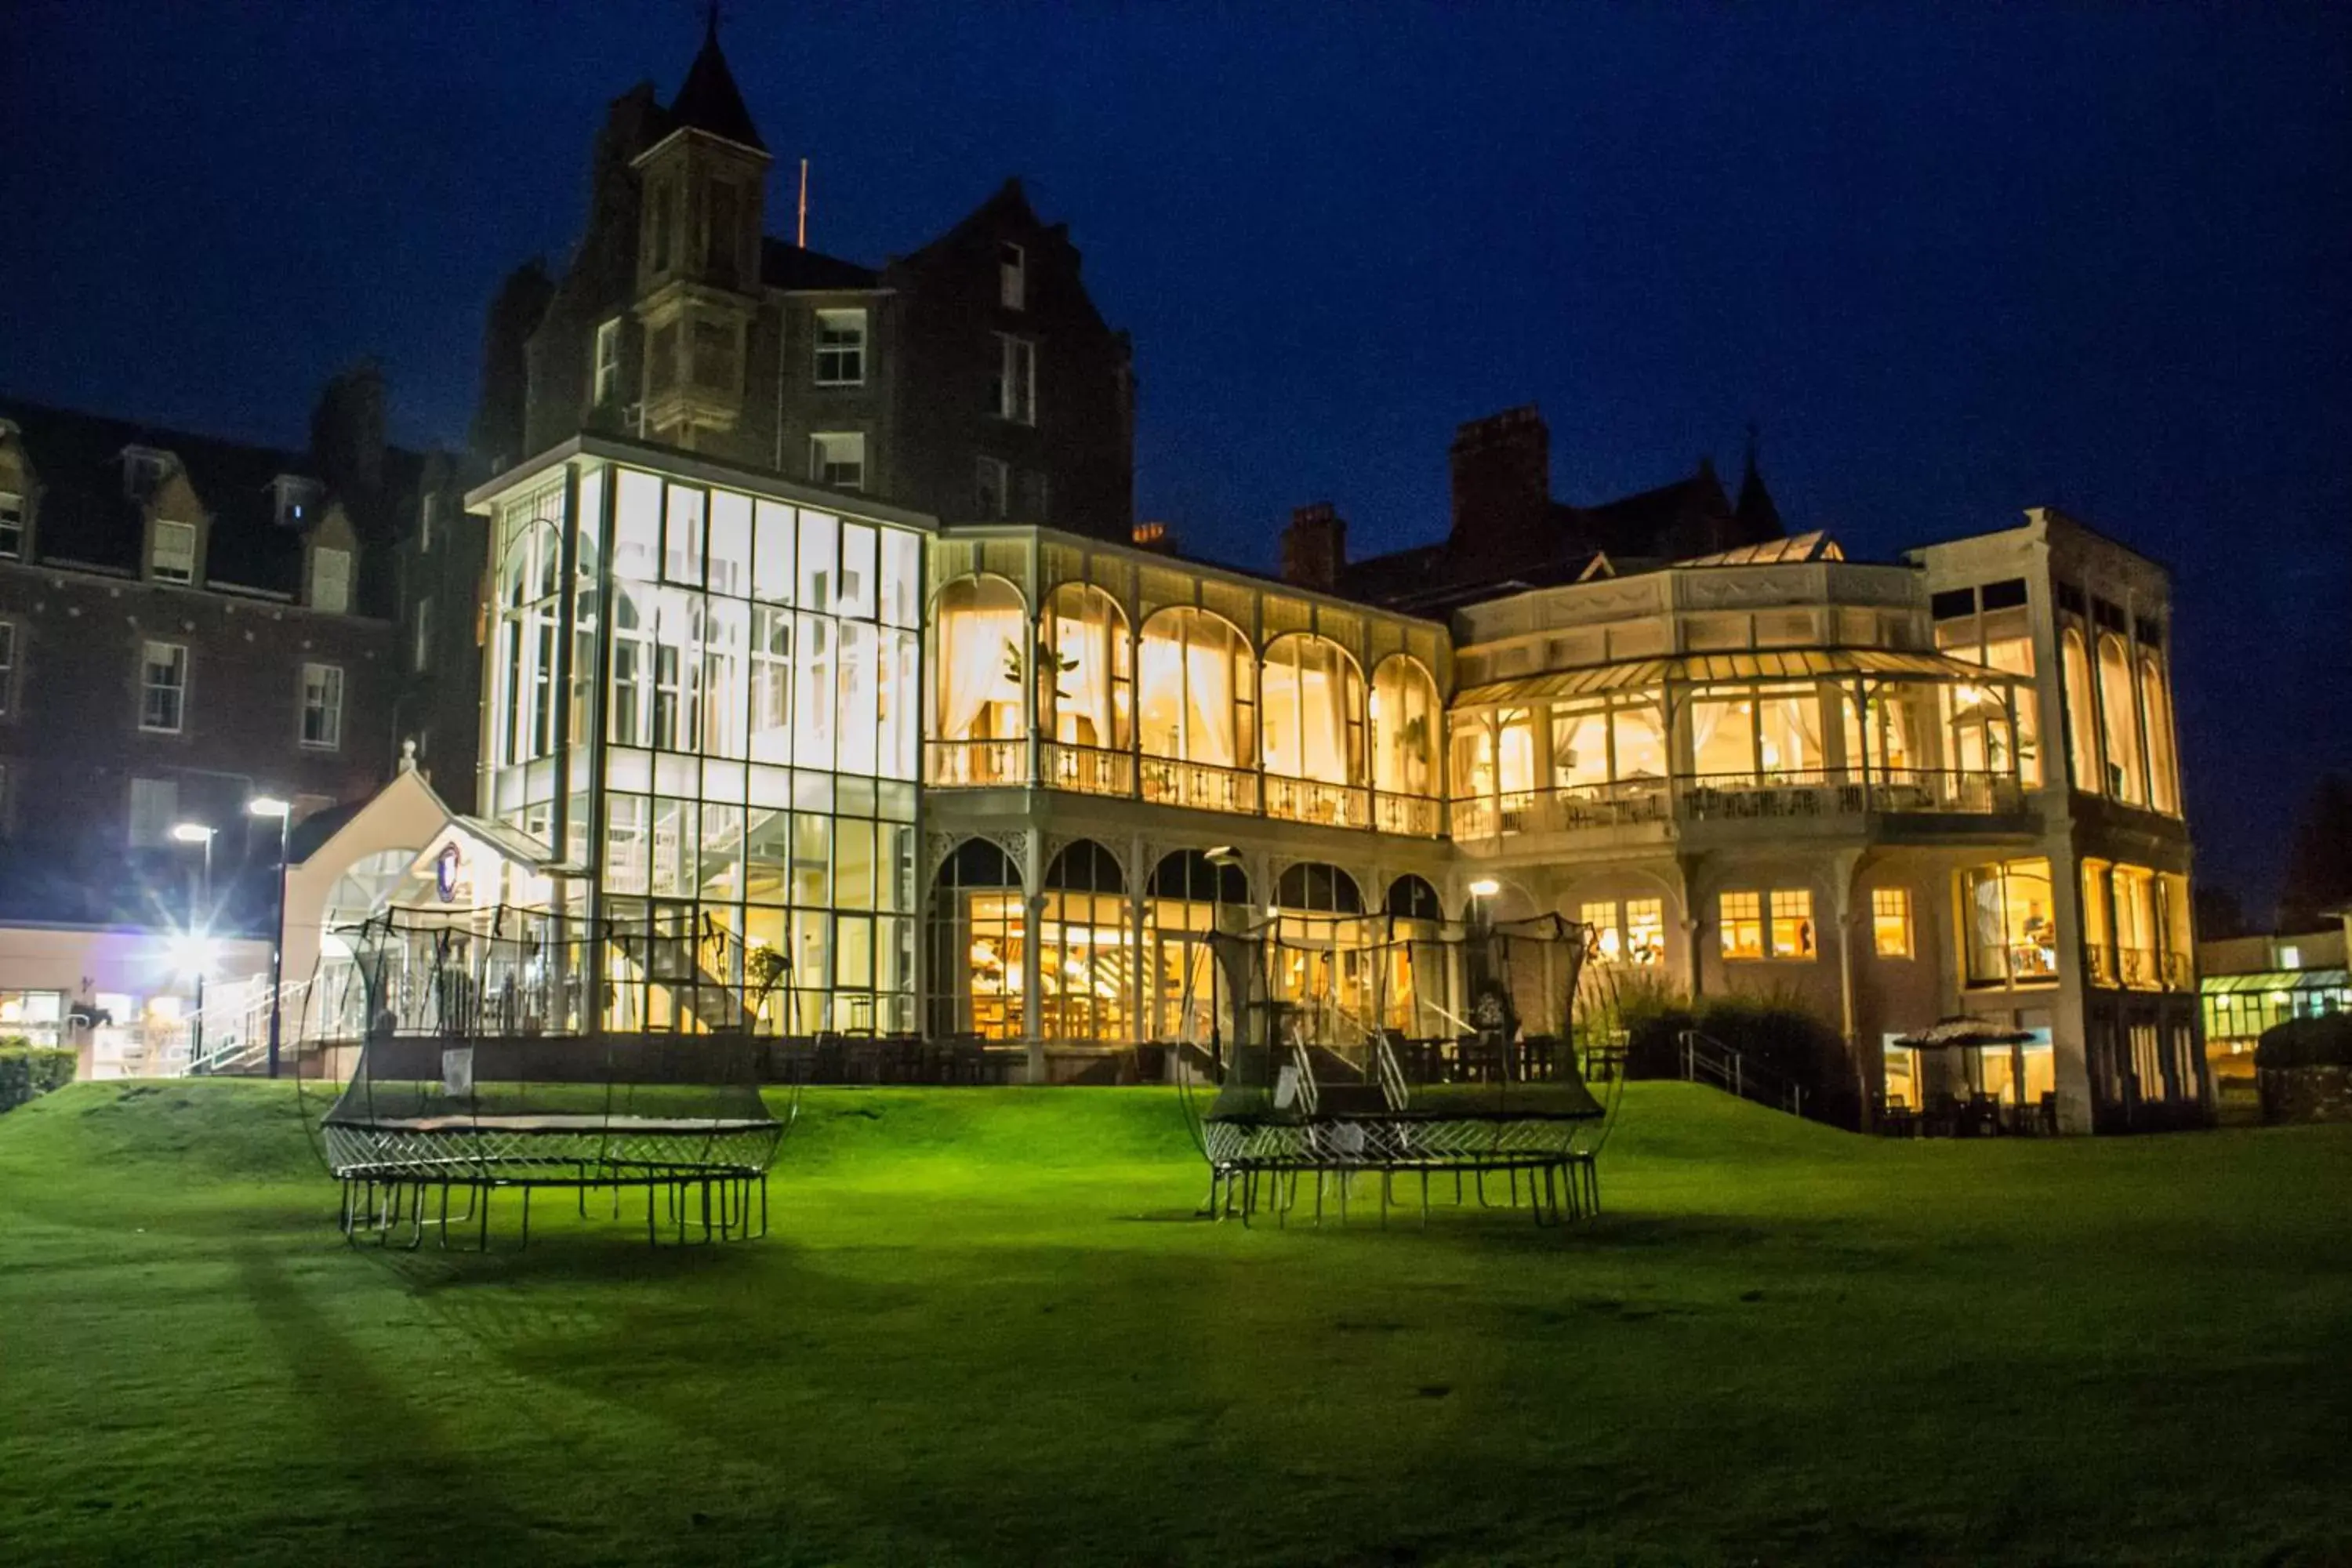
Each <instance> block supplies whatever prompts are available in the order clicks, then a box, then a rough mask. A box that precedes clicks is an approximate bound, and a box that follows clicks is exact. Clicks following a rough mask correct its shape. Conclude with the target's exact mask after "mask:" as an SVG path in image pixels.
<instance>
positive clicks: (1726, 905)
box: [1715, 888, 1771, 963]
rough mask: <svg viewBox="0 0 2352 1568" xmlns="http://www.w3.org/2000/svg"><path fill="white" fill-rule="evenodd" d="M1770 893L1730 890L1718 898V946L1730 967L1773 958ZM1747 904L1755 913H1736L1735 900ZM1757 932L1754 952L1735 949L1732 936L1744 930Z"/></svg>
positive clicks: (1749, 949) (1753, 947) (1726, 890)
mask: <svg viewBox="0 0 2352 1568" xmlns="http://www.w3.org/2000/svg"><path fill="white" fill-rule="evenodd" d="M1765 894H1766V889H1760V888H1727V889H1724V890H1722V891H1720V892H1718V893H1717V894H1716V895H1715V925H1716V944H1717V948H1718V949H1719V950H1720V952H1721V953H1722V956H1723V959H1724V961H1725V962H1726V963H1761V962H1762V961H1763V960H1765V959H1767V958H1769V957H1770V956H1771V948H1770V946H1769V941H1768V937H1769V931H1768V930H1767V927H1766V912H1767V909H1768V905H1767V903H1766V898H1765ZM1735 899H1741V900H1747V901H1748V904H1750V905H1751V906H1753V907H1752V909H1749V910H1744V911H1741V912H1737V913H1735V912H1734V910H1732V907H1731V905H1732V900H1735ZM1743 929H1745V930H1751V931H1754V932H1755V942H1754V943H1753V946H1752V949H1751V948H1749V947H1748V946H1746V945H1742V946H1739V947H1735V946H1734V945H1733V936H1732V933H1733V932H1734V931H1740V930H1743Z"/></svg>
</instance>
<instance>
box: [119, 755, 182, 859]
mask: <svg viewBox="0 0 2352 1568" xmlns="http://www.w3.org/2000/svg"><path fill="white" fill-rule="evenodd" d="M142 784H148V785H152V786H153V787H154V788H155V789H158V790H163V791H166V792H168V794H169V800H168V801H167V803H166V804H165V806H164V809H163V812H162V814H161V820H160V821H150V822H148V823H147V824H146V825H145V826H147V827H148V829H149V831H148V832H146V833H143V834H142V832H141V827H142V821H141V813H140V810H139V801H140V795H141V791H140V788H139V786H140V785H142ZM147 815H148V816H149V817H151V818H152V817H154V816H156V814H155V813H153V812H152V811H151V812H149V813H148V814H147ZM179 815H180V781H179V780H177V779H159V778H150V777H148V776H147V775H146V774H143V773H134V774H132V775H131V800H130V813H129V820H128V821H126V822H125V823H124V825H123V827H124V832H125V836H126V837H128V838H129V839H130V841H131V847H132V848H133V849H161V848H163V847H167V846H168V845H170V843H171V842H172V826H173V822H174V820H175V819H176V818H177V817H178V816H179Z"/></svg>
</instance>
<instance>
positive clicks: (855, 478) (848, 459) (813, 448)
mask: <svg viewBox="0 0 2352 1568" xmlns="http://www.w3.org/2000/svg"><path fill="white" fill-rule="evenodd" d="M809 478H810V479H814V480H815V481H816V482H817V483H818V484H821V485H824V486H827V487H828V488H830V489H836V490H862V489H865V488H866V433H865V432H864V431H862V430H847V431H838V432H827V433H824V434H821V435H815V436H811V437H809Z"/></svg>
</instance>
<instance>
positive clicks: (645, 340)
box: [630, 7, 771, 451]
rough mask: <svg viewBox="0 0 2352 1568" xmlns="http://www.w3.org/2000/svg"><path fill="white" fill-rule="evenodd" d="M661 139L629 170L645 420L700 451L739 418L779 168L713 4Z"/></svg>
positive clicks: (651, 430) (659, 433) (650, 428)
mask: <svg viewBox="0 0 2352 1568" xmlns="http://www.w3.org/2000/svg"><path fill="white" fill-rule="evenodd" d="M656 135H657V140H656V141H655V142H654V144H653V145H652V146H650V147H648V148H646V150H645V151H644V152H643V153H638V154H637V156H636V157H635V159H633V160H631V163H630V167H631V168H633V169H635V171H636V174H637V177H638V181H639V189H640V193H641V194H640V199H639V205H638V243H637V268H636V298H635V301H634V303H633V305H632V310H631V314H632V315H634V316H635V320H636V322H637V327H638V332H639V342H641V343H642V344H643V354H644V397H643V416H642V420H641V424H642V426H643V430H644V433H646V434H648V435H651V436H653V437H656V439H659V440H662V441H665V442H667V443H669V444H672V445H675V446H678V447H685V448H687V449H688V450H690V451H691V450H698V449H701V448H703V447H706V446H708V445H709V441H710V438H711V437H725V436H727V435H730V434H731V433H732V432H733V431H734V430H735V428H736V427H737V426H738V425H739V424H740V421H741V418H742V413H743V404H744V392H745V385H746V376H745V371H746V366H747V363H748V361H749V358H750V351H751V329H752V325H753V321H754V320H755V318H756V317H757V315H758V312H759V307H760V250H761V216H762V207H763V202H762V191H763V188H764V186H765V184H766V182H767V173H768V164H769V163H770V162H771V160H770V158H769V154H768V147H767V143H766V142H762V141H761V139H760V132H759V127H757V126H756V125H754V124H753V123H752V121H751V110H749V109H747V108H746V107H744V103H743V95H742V93H741V91H740V89H737V87H736V85H735V77H734V73H733V72H731V71H730V70H729V69H728V68H727V57H726V56H725V55H724V54H723V53H721V52H720V50H719V14H718V10H717V8H716V7H713V8H712V10H711V12H710V14H709V23H708V25H707V26H706V27H705V29H704V33H703V38H702V48H701V50H700V52H699V53H698V54H697V55H696V56H695V57H694V64H693V65H692V66H690V67H689V68H688V70H687V73H686V80H685V82H684V83H683V84H682V85H681V86H680V87H679V88H678V89H677V97H676V98H674V99H672V100H670V103H669V105H668V108H667V110H666V111H665V114H664V116H663V123H662V128H661V129H660V130H658V131H657V132H656Z"/></svg>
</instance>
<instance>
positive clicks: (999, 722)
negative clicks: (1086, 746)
mask: <svg viewBox="0 0 2352 1568" xmlns="http://www.w3.org/2000/svg"><path fill="white" fill-rule="evenodd" d="M1028 620H1029V615H1028V607H1027V605H1025V604H1024V602H1023V601H1022V597H1021V590H1019V589H1018V588H1015V587H1014V586H1013V584H1011V583H1008V582H1006V581H1005V580H1004V579H1003V578H1002V577H965V578H961V579H960V580H958V581H956V582H953V583H950V584H948V585H947V586H946V587H944V588H942V589H940V595H939V598H938V600H937V601H936V604H935V606H934V610H933V621H934V624H935V625H936V626H937V627H938V636H939V645H938V646H939V680H938V687H937V691H936V698H935V701H934V706H933V709H932V738H933V739H934V740H935V741H937V742H940V744H939V745H935V746H934V747H932V748H931V752H932V755H931V768H930V777H931V782H932V783H934V784H1003V783H1008V782H1016V781H1017V780H1018V779H1019V778H1020V776H1021V773H1022V771H1023V767H1024V760H1025V759H1024V755H1023V748H1022V746H1021V745H1020V744H1019V742H1022V741H1023V740H1024V737H1025V736H1026V734H1027V732H1028V721H1027V719H1026V717H1025V716H1024V713H1023V710H1022V671H1023V668H1024V666H1025V665H1026V664H1027V662H1028V656H1027V655H1026V654H1025V653H1024V648H1025V647H1027V644H1028Z"/></svg>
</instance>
